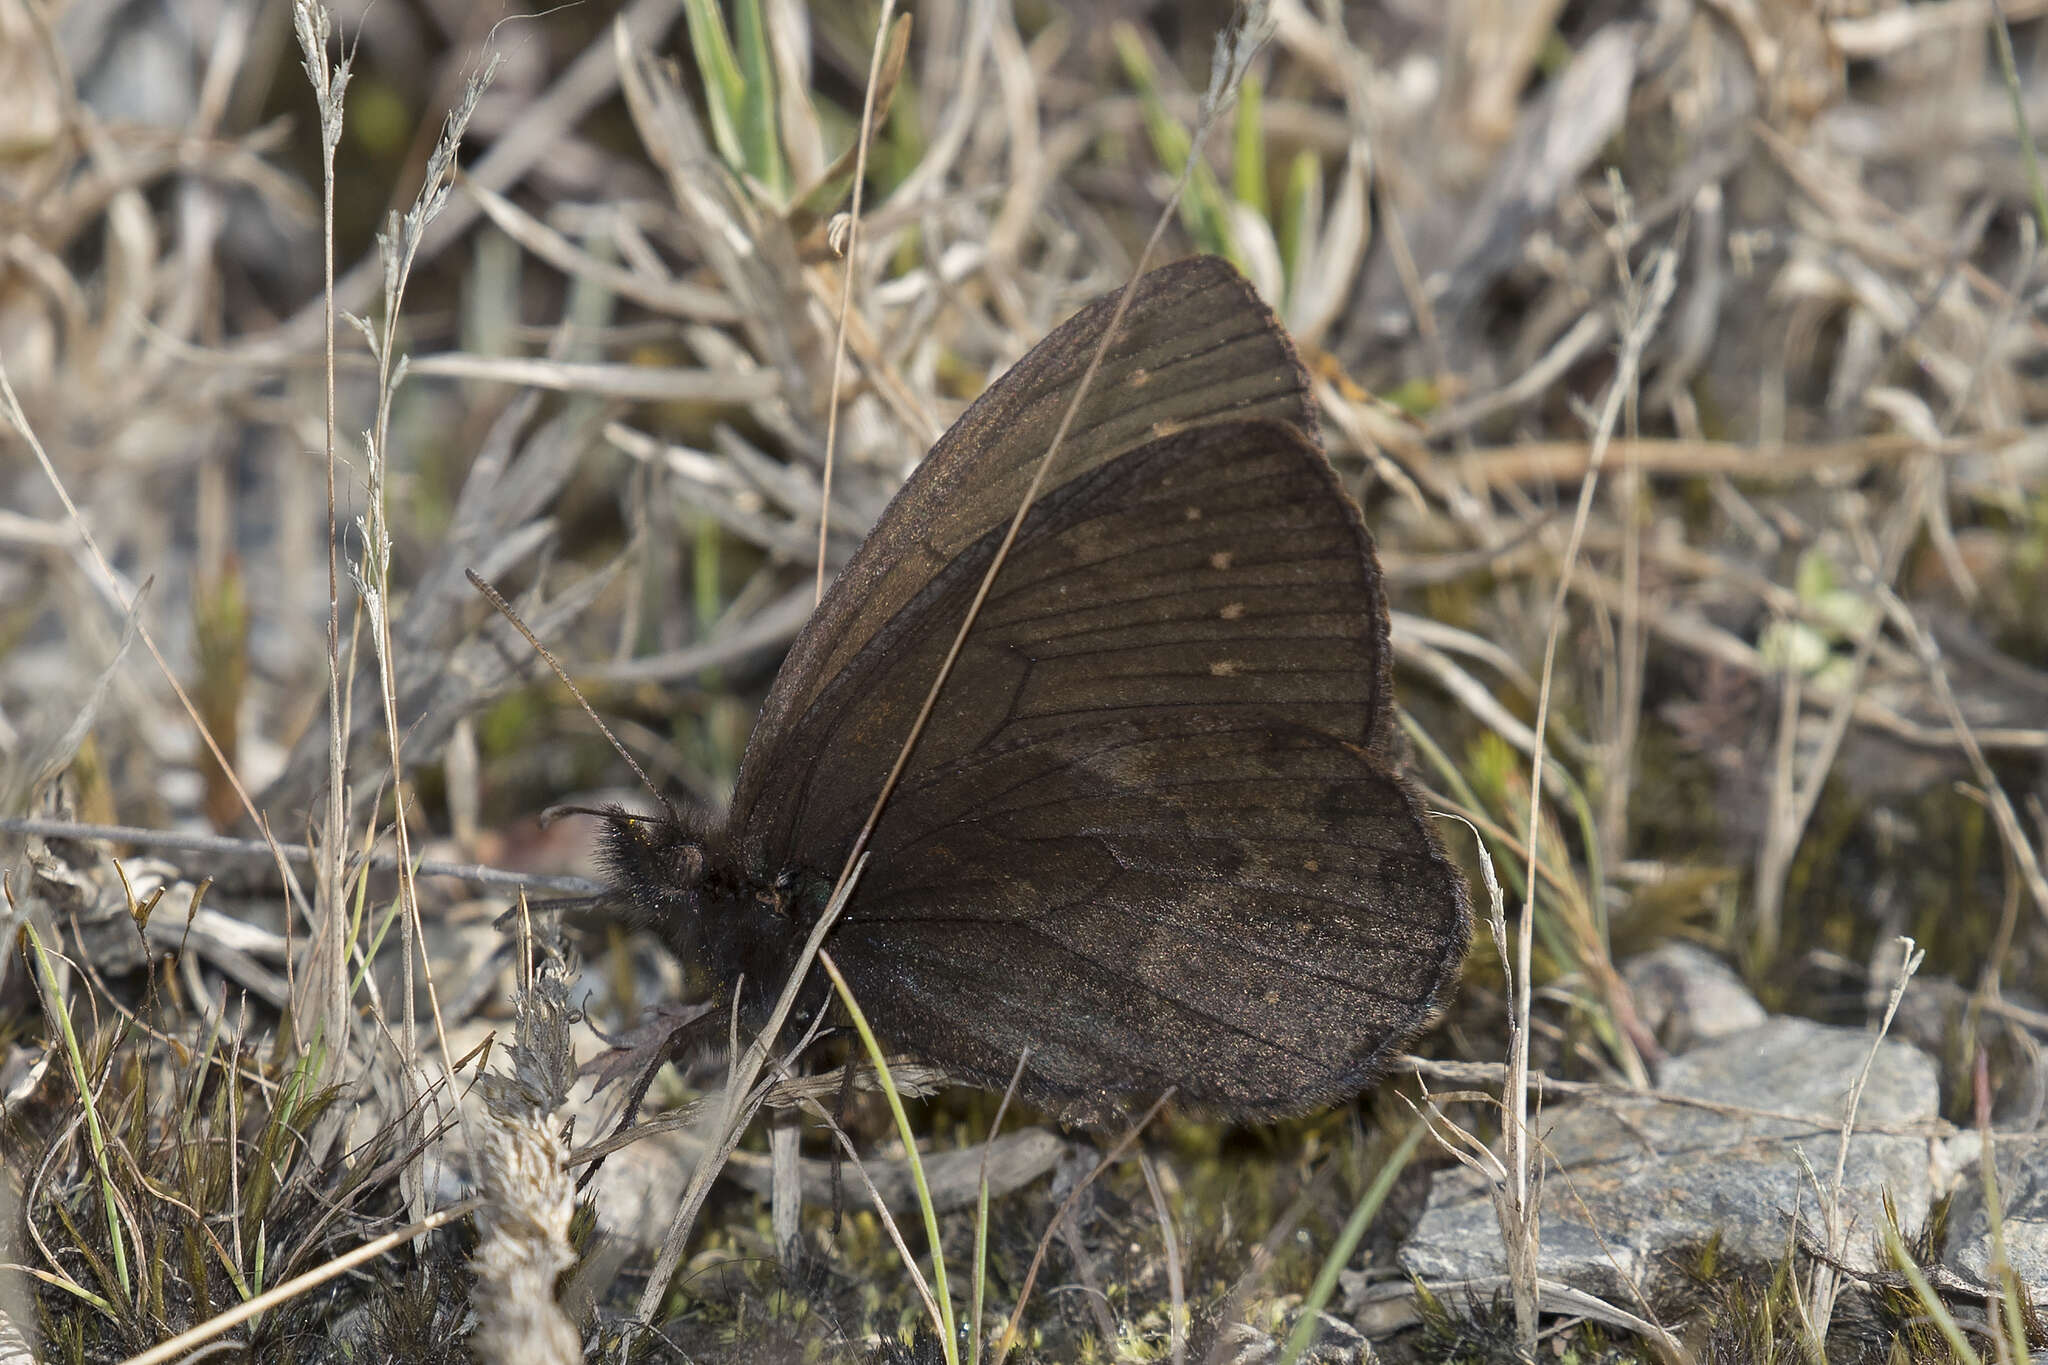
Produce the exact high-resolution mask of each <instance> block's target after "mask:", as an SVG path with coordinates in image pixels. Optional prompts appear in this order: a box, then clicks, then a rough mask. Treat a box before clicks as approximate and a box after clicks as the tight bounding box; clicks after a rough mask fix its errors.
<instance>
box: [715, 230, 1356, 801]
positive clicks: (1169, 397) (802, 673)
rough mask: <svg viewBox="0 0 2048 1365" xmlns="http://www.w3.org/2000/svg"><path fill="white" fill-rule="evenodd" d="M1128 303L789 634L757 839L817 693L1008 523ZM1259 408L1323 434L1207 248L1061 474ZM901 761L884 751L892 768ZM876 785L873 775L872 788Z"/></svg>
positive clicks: (1088, 326) (1282, 337) (1230, 277)
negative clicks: (1110, 326)
mask: <svg viewBox="0 0 2048 1365" xmlns="http://www.w3.org/2000/svg"><path fill="white" fill-rule="evenodd" d="M1116 302H1117V295H1116V294H1114V293H1112V294H1109V295H1106V296H1104V297H1103V298H1101V299H1098V300H1096V301H1095V302H1094V303H1091V304H1090V305H1088V306H1087V307H1086V308H1083V309H1082V310H1081V311H1080V312H1079V313H1077V314H1075V315H1074V317H1072V318H1071V319H1069V320H1068V321H1067V322H1066V323H1065V324H1063V325H1062V326H1061V327H1059V328H1058V329H1057V330H1055V331H1054V332H1053V333H1052V334H1051V335H1050V336H1048V337H1047V338H1046V339H1045V340H1044V341H1042V342H1040V343H1039V344H1038V346H1037V347H1035V348H1034V349H1033V350H1032V351H1031V352H1030V354H1028V355H1026V356H1025V357H1024V358H1023V359H1022V360H1020V361H1018V362H1017V364H1016V365H1014V366H1012V367H1011V368H1010V370H1009V371H1008V372H1007V373H1005V374H1004V375H1003V376H1002V377H1001V378H999V379H998V380H996V381H995V382H994V383H993V384H991V385H990V386H989V388H988V389H987V391H986V392H984V393H983V394H982V396H981V397H980V398H979V399H977V400H976V401H975V403H974V404H973V406H971V407H970V408H969V409H968V410H967V412H966V413H965V414H964V415H963V416H962V417H961V418H960V420H959V421H958V422H956V423H954V425H953V426H952V428H951V429H950V430H948V431H947V432H946V434H945V435H944V436H943V437H941V438H940V439H939V442H938V444H937V445H935V446H934V447H933V448H932V451H931V453H930V454H929V455H927V456H926V457H925V460H924V462H923V463H922V464H921V465H920V466H919V467H918V469H917V472H916V473H915V474H914V475H913V476H912V477H911V479H910V481H909V482H908V483H906V484H905V485H904V487H903V490H902V492H901V493H899V494H898V495H897V497H896V499H895V500H894V501H893V502H892V503H891V504H890V505H889V508H888V510H887V511H886V512H885V513H884V514H883V516H882V519H881V520H880V522H878V523H877V524H876V526H875V529H874V530H873V531H872V532H871V533H870V534H869V536H868V538H867V539H866V540H865V541H864V542H862V544H861V547H860V548H859V549H858V550H857V551H856V552H855V553H854V555H853V558H852V559H851V560H849V561H848V563H847V565H846V568H845V569H844V570H843V571H842V572H841V573H840V575H839V577H838V579H837V580H836V581H835V582H834V583H833V586H832V589H831V591H830V592H828V593H827V594H826V596H825V600H824V601H823V602H821V603H820V604H819V606H818V610H817V611H816V612H815V613H813V615H812V617H811V620H810V622H809V623H808V624H807V625H806V626H805V627H804V630H803V632H802V633H801V634H800V635H799V636H798V637H797V640H796V642H795V643H794V644H793V645H792V646H791V647H790V652H789V657H788V658H787V660H786V661H785V662H784V664H783V667H782V670H781V672H780V673H778V674H777V675H776V679H775V685H774V687H773V688H772V689H771V690H770V692H769V695H768V699H767V701H766V703H765V704H764V705H763V706H762V709H761V717H760V720H759V721H758V722H757V723H756V725H755V728H754V733H753V737H752V738H751V739H750V740H749V742H748V746H747V753H746V757H745V759H744V761H743V762H742V763H741V765H740V774H739V782H738V786H737V789H736V791H735V792H734V796H733V807H732V822H733V826H734V828H735V830H736V831H737V832H739V833H741V835H742V837H745V836H746V835H747V834H748V833H749V832H751V831H753V830H755V829H757V828H761V827H772V826H773V825H774V824H775V823H776V821H775V819H774V817H773V815H772V814H771V815H768V816H766V817H761V816H757V815H756V812H755V807H756V805H757V804H758V803H760V802H762V801H764V800H765V801H768V802H770V803H774V802H776V801H778V800H779V799H780V797H779V793H778V792H776V791H775V790H774V788H775V787H777V786H778V785H779V784H780V783H781V782H782V781H783V780H784V778H785V776H786V775H787V774H788V773H789V772H791V771H794V770H799V769H801V768H802V767H803V766H804V765H806V764H808V763H809V762H811V761H812V758H813V751H811V750H808V749H806V748H803V747H802V746H801V744H800V743H798V742H796V740H795V735H796V731H797V729H798V728H799V726H800V723H801V721H802V720H803V718H804V715H805V713H806V712H807V711H808V710H809V709H810V708H811V706H812V704H813V702H814V701H815V700H816V698H817V695H818V693H819V692H820V691H821V690H822V689H824V688H826V687H828V686H830V685H832V683H833V682H834V681H835V680H836V679H838V678H839V677H840V676H841V675H842V674H843V673H844V672H845V671H846V669H847V668H848V667H850V666H851V665H852V664H853V662H854V660H855V659H856V658H857V657H858V656H859V655H860V654H861V653H862V652H863V651H864V650H868V649H869V648H870V647H871V646H872V645H873V643H874V641H875V637H876V636H877V635H878V634H879V633H880V632H882V631H883V630H884V629H885V628H886V627H887V626H888V625H889V623H890V622H891V621H893V620H895V619H896V618H897V617H898V616H899V615H900V614H901V613H903V612H904V611H905V610H906V609H907V608H909V607H910V604H911V603H912V601H913V599H915V598H917V597H918V596H919V594H920V593H922V592H924V591H925V589H926V588H927V586H928V585H929V584H930V582H931V581H932V579H933V578H934V577H936V576H938V575H939V574H942V573H944V572H945V571H946V569H947V567H948V566H949V565H950V564H951V563H952V562H953V560H954V559H955V558H956V557H957V556H958V555H959V554H960V553H961V552H962V551H963V550H965V549H966V548H968V547H970V546H972V545H973V544H975V543H976V542H977V541H979V540H981V539H982V538H983V537H984V536H985V535H987V534H988V532H989V531H991V530H994V529H997V528H1000V527H1004V526H1007V525H1008V524H1009V521H1010V518H1011V517H1012V516H1013V515H1014V514H1015V512H1016V510H1017V507H1018V506H1019V504H1020V502H1021V501H1022V499H1023V497H1024V494H1025V491H1026V489H1027V487H1028V486H1029V484H1030V482H1031V479H1032V477H1033V475H1034V474H1035V473H1036V472H1037V468H1038V465H1039V462H1040V460H1041V459H1042V457H1043V456H1044V455H1045V453H1046V451H1047V450H1048V448H1050V446H1051V444H1052V438H1053V433H1054V431H1055V430H1056V429H1057V428H1058V426H1059V423H1060V421H1061V419H1062V418H1063V417H1064V415H1065V413H1066V409H1067V406H1068V403H1069V402H1070V401H1071V399H1072V397H1073V394H1074V393H1075V391H1076V389H1077V387H1078V385H1079V383H1080V379H1081V376H1082V373H1083V371H1084V370H1086V368H1087V366H1088V363H1089V361H1090V359H1091V358H1092V357H1093V356H1094V354H1095V351H1096V348H1097V343H1098V342H1099V341H1100V339H1101V336H1102V331H1103V328H1104V327H1105V326H1106V325H1107V323H1108V321H1109V319H1110V316H1111V314H1112V312H1113V311H1114V309H1115V306H1116ZM1250 418H1267V419H1272V420H1277V421H1282V422H1286V423H1289V424H1291V425H1293V426H1295V427H1297V428H1298V429H1300V430H1302V431H1303V432H1305V433H1309V434H1310V435H1311V437H1312V436H1313V433H1314V431H1315V425H1316V419H1315V413H1314V409H1313V407H1312V405H1311V400H1310V398H1309V393H1308V376H1307V374H1306V372H1305V371H1304V370H1303V369H1302V367H1301V363H1300V361H1299V360H1298V359H1296V357H1295V354H1294V348H1293V346H1292V344H1291V343H1290V342H1289V341H1288V340H1287V337H1286V334H1285V332H1284V331H1282V329H1281V328H1280V325H1279V323H1278V322H1277V320H1275V319H1274V317H1273V315H1272V313H1271V312H1270V310H1268V309H1267V308H1266V307H1265V305H1264V304H1262V303H1260V302H1259V300H1258V297H1257V295H1256V294H1254V293H1253V292H1252V290H1251V287H1250V286H1249V285H1248V284H1246V283H1245V281H1244V279H1243V277H1242V276H1240V275H1239V274H1238V273H1237V272H1236V271H1235V270H1233V269H1231V267H1230V266H1229V265H1227V264H1225V263H1224V262H1222V261H1220V260H1217V259H1216V258H1214V257H1196V258H1194V259H1191V260H1187V261H1181V262H1178V263H1176V264H1174V265H1170V266H1166V267H1163V268H1161V269H1159V270H1155V271H1153V272H1151V273H1150V274H1148V275H1146V276H1144V277H1143V278H1141V279H1140V280H1138V282H1137V283H1136V285H1135V286H1133V289H1132V297H1131V302H1130V306H1129V308H1128V309H1127V310H1126V313H1125V317H1124V321H1123V325H1122V327H1121V329H1120V330H1119V332H1118V334H1117V336H1116V338H1115V339H1114V340H1113V341H1112V342H1111V344H1110V346H1109V348H1108V350H1107V352H1106V353H1105V354H1104V357H1103V362H1102V366H1101V368H1100V370H1099V371H1098V372H1097V374H1096V376H1095V379H1094V381H1093V382H1092V384H1091V385H1090V387H1089V389H1088V392H1087V394H1086V396H1085V397H1084V400H1083V402H1082V404H1081V408H1080V411H1079V413H1078V414H1077V415H1076V419H1075V421H1074V423H1073V426H1072V427H1071V429H1070V430H1069V432H1068V434H1067V437H1066V439H1065V441H1064V442H1063V443H1062V445H1061V447H1060V451H1059V454H1058V457H1057V463H1056V465H1055V467H1054V469H1053V470H1052V471H1051V475H1050V477H1049V479H1048V481H1047V486H1048V487H1049V488H1055V489H1056V488H1058V487H1059V486H1060V485H1062V484H1064V483H1065V482H1067V481H1068V480H1070V479H1074V478H1077V477H1083V476H1085V475H1086V474H1088V473H1089V472H1090V471H1092V470H1095V469H1097V468H1099V467H1100V466H1101V465H1103V464H1105V463H1107V462H1110V461H1113V460H1115V459H1116V458H1118V457H1119V456H1121V455H1123V454H1125V453H1128V452H1129V451H1130V450H1132V449H1134V448H1136V447H1138V446H1140V445H1143V444H1145V443H1146V442H1149V441H1151V440H1153V439H1156V438H1157V437H1159V436H1162V435H1166V434H1168V433H1170V432H1173V431H1179V430H1184V429H1187V428H1192V427H1198V426H1202V425H1206V424H1208V423H1213V422H1218V421H1225V420H1244V419H1250ZM929 682H930V679H929V677H927V679H926V683H925V685H926V686H929ZM921 696H922V693H920V698H921ZM910 714H913V715H914V714H915V712H914V711H913V712H911V713H910ZM907 723H908V716H906V717H904V724H905V728H907ZM887 770H888V769H887V765H886V764H885V765H884V766H883V768H882V769H880V772H886V771H887ZM878 777H879V773H878V774H876V778H877V779H878ZM877 785H878V781H877V780H871V781H870V782H869V787H870V794H869V798H868V799H869V800H870V801H872V800H873V788H874V787H875V786H877ZM863 814H865V812H863Z"/></svg>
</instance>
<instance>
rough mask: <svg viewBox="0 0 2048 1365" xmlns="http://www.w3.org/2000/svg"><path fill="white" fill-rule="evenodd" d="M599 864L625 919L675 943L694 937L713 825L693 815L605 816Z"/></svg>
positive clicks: (612, 812) (618, 810)
mask: <svg viewBox="0 0 2048 1365" xmlns="http://www.w3.org/2000/svg"><path fill="white" fill-rule="evenodd" d="M604 822H605V828H604V831H603V833H602V834H601V835H600V836H599V838H598V861H599V862H600V863H601V864H602V865H603V867H604V870H605V874H606V880H607V881H608V882H610V883H611V885H612V887H613V889H614V890H615V892H616V893H617V896H618V901H619V905H618V912H619V917H620V919H622V920H623V921H624V922H625V923H627V924H628V925H630V926H632V927H633V928H636V929H652V930H654V931H655V932H656V933H658V934H660V935H661V936H662V937H663V938H667V939H669V940H671V941H675V940H678V939H687V938H690V937H694V931H695V928H696V925H697V921H698V919H699V917H700V914H701V900H702V893H703V889H704V882H705V878H706V876H707V872H708V869H709V867H710V862H711V857H712V842H713V841H712V837H711V835H712V831H711V827H710V821H709V820H706V819H704V818H702V817H700V816H698V815H697V813H696V812H693V811H675V812H664V813H663V814H659V815H642V814H639V813H637V812H634V811H629V810H626V809H624V808H622V807H617V806H614V807H612V808H610V809H608V810H606V811H605V812H604Z"/></svg>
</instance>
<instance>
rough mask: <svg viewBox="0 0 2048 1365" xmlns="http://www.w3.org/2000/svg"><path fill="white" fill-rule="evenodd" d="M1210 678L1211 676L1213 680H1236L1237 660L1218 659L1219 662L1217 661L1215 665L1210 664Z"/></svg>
mask: <svg viewBox="0 0 2048 1365" xmlns="http://www.w3.org/2000/svg"><path fill="white" fill-rule="evenodd" d="M1209 676H1210V677H1212V678H1234V677H1236V676H1237V660H1235V659H1218V660H1217V661H1216V662H1215V663H1213V664H1210V665H1209Z"/></svg>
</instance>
